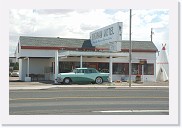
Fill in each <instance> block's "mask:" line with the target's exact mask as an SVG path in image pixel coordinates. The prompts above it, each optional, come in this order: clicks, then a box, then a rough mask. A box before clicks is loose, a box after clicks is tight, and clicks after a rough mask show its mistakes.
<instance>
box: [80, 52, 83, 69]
mask: <svg viewBox="0 0 182 128" xmlns="http://www.w3.org/2000/svg"><path fill="white" fill-rule="evenodd" d="M82 61H83V57H82V55H81V56H80V68H82V67H83V66H82Z"/></svg>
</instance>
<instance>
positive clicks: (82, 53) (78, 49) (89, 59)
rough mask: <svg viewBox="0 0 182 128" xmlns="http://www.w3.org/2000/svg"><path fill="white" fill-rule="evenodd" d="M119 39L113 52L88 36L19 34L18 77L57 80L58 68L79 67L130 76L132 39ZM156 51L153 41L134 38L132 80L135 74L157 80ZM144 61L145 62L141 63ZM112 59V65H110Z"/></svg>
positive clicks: (146, 79)
mask: <svg viewBox="0 0 182 128" xmlns="http://www.w3.org/2000/svg"><path fill="white" fill-rule="evenodd" d="M120 43H121V51H118V52H112V51H110V50H109V45H108V44H105V45H100V46H92V44H91V42H90V40H89V39H72V38H59V37H57V38H50V37H28V36H20V38H19V42H18V45H17V49H16V58H17V59H18V60H19V79H20V80H22V81H25V78H26V77H27V76H30V77H31V81H39V80H54V79H55V74H57V72H56V73H55V69H56V68H57V69H58V73H60V72H70V71H71V70H72V69H74V68H76V67H94V68H96V69H97V70H99V71H101V72H112V81H115V80H124V79H127V78H128V75H129V41H121V42H120ZM157 51H158V50H157V48H156V46H155V45H154V43H153V42H151V41H132V80H134V79H135V77H136V75H142V79H143V80H144V81H156V72H155V70H156V52H157ZM55 53H58V54H57V59H58V64H55V62H56V54H55ZM111 58H112V61H111ZM143 61H144V62H145V64H141V62H143ZM56 63H57V62H56ZM111 63H112V69H110V68H109V67H110V64H111ZM142 65H143V66H142Z"/></svg>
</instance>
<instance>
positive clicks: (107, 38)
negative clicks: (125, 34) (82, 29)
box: [90, 22, 123, 46]
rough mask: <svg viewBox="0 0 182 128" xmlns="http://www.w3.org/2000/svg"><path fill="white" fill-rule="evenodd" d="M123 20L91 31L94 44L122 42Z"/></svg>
mask: <svg viewBox="0 0 182 128" xmlns="http://www.w3.org/2000/svg"><path fill="white" fill-rule="evenodd" d="M122 27H123V23H122V22H117V23H114V24H111V25H108V26H106V27H103V28H100V29H98V30H95V31H93V32H91V33H90V40H91V44H92V46H97V45H103V44H106V43H111V42H118V41H119V42H121V40H122Z"/></svg>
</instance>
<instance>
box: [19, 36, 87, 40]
mask: <svg viewBox="0 0 182 128" xmlns="http://www.w3.org/2000/svg"><path fill="white" fill-rule="evenodd" d="M20 37H29V38H51V39H73V40H90V39H80V38H61V37H45V36H42V37H41V36H20Z"/></svg>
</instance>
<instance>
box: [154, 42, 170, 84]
mask: <svg viewBox="0 0 182 128" xmlns="http://www.w3.org/2000/svg"><path fill="white" fill-rule="evenodd" d="M168 80H169V63H168V55H167V52H166V44H165V45H162V50H161V51H160V53H159V56H158V57H157V61H156V81H168Z"/></svg>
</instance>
